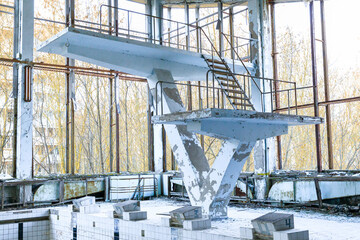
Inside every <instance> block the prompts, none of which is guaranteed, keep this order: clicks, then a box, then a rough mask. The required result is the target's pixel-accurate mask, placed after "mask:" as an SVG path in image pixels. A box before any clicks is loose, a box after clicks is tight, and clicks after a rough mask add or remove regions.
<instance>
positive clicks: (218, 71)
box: [203, 55, 255, 111]
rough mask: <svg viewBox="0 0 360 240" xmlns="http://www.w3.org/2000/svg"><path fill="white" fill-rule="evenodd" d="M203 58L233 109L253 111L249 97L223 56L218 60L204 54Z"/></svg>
mask: <svg viewBox="0 0 360 240" xmlns="http://www.w3.org/2000/svg"><path fill="white" fill-rule="evenodd" d="M203 58H204V60H205V62H206V63H207V65H208V67H209V71H210V72H211V73H212V75H213V77H214V79H216V81H217V82H218V84H219V86H220V88H221V90H222V92H223V93H224V94H225V96H226V98H227V99H228V100H229V102H230V104H231V105H232V106H233V107H234V109H242V110H254V111H255V108H254V106H253V104H252V103H251V102H250V98H249V97H248V96H247V94H246V92H245V90H244V89H243V88H242V87H241V85H240V83H239V81H238V79H237V78H236V76H235V74H234V73H233V72H232V71H231V69H230V67H229V65H228V64H227V63H226V61H225V60H224V59H223V58H219V60H218V59H215V58H214V57H212V58H207V57H205V56H204V55H203Z"/></svg>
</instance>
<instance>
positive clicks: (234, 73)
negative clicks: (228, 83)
mask: <svg viewBox="0 0 360 240" xmlns="http://www.w3.org/2000/svg"><path fill="white" fill-rule="evenodd" d="M103 7H108V8H112V9H116V10H117V11H119V10H120V11H124V12H127V15H128V18H129V14H130V13H133V14H138V15H142V16H144V17H149V18H151V19H159V20H162V21H168V22H170V23H175V24H176V25H177V28H176V29H174V30H172V31H168V32H166V33H164V34H161V36H160V39H155V38H154V37H151V39H150V38H144V39H145V40H151V41H154V42H155V43H156V42H159V43H160V44H163V43H168V45H169V46H170V47H171V46H172V45H174V44H175V46H177V48H180V46H181V47H182V48H186V49H187V50H189V49H197V50H198V48H199V47H192V46H190V43H189V35H188V34H189V33H190V32H193V31H197V32H199V33H200V34H198V35H197V36H198V38H200V45H201V35H202V34H203V35H204V36H205V39H206V41H207V42H208V44H209V46H210V48H211V49H210V51H211V53H212V54H211V56H212V59H213V60H214V54H213V53H215V56H217V57H218V58H219V59H220V60H221V61H222V62H223V63H224V66H225V67H226V68H227V70H228V72H229V75H230V76H232V78H233V79H234V80H235V83H236V84H237V85H238V87H239V88H240V89H241V90H242V87H241V84H240V83H239V81H238V79H237V78H236V76H243V77H248V78H250V79H251V81H252V83H253V84H254V85H255V86H256V88H257V89H258V91H259V92H260V93H261V98H263V97H264V95H265V94H271V98H272V93H273V91H272V83H273V82H275V81H278V82H283V83H285V82H286V83H288V84H294V86H295V88H294V89H293V90H294V91H295V96H296V95H297V94H296V84H295V83H294V82H288V81H282V80H274V79H270V78H263V77H255V78H256V79H262V80H268V81H270V93H269V92H263V91H262V90H261V88H260V86H259V85H258V83H257V82H256V81H255V78H254V76H252V75H251V73H250V71H249V69H248V68H247V67H246V65H245V63H244V62H243V60H242V58H240V56H239V54H238V52H237V51H236V49H235V47H234V46H233V44H231V41H230V40H229V38H228V36H230V35H228V34H226V33H223V32H220V33H219V34H220V35H221V36H223V37H224V38H225V39H226V41H227V42H228V43H229V45H230V50H231V51H232V52H233V53H234V54H235V55H236V56H237V58H238V60H239V61H240V62H241V64H242V66H243V67H244V68H245V70H246V73H247V75H244V74H236V72H235V62H234V61H235V58H233V71H232V70H231V69H230V67H229V66H228V64H227V63H226V62H225V61H224V59H223V57H222V56H221V53H220V52H219V51H218V50H217V49H216V47H215V45H214V44H213V41H212V40H211V39H210V37H209V36H208V35H207V34H206V32H205V30H204V29H203V27H201V26H198V23H199V22H200V21H201V20H204V19H206V18H208V17H211V16H212V15H209V16H207V17H205V18H203V19H198V20H196V21H195V22H194V23H196V25H193V23H192V24H188V23H183V22H179V21H175V20H172V19H166V18H162V17H158V16H153V15H150V14H145V13H140V12H137V11H133V10H128V9H124V8H119V7H115V6H111V5H107V4H101V5H100V14H99V24H96V25H98V26H100V32H101V31H102V27H103V26H107V27H109V28H110V29H112V28H114V27H112V26H108V25H103V24H102V21H101V20H102V8H103ZM242 11H246V9H245V10H242ZM242 11H240V12H242ZM213 15H215V14H213ZM127 22H128V25H127V29H123V28H121V30H123V31H127V34H126V33H124V34H123V33H121V35H125V36H128V37H130V36H131V37H136V38H138V39H142V37H141V36H132V35H130V34H131V33H138V34H142V35H148V33H144V32H139V31H135V30H130V24H129V20H128V21H127ZM179 25H181V26H182V27H179ZM186 27H191V28H192V30H190V31H187V33H185V32H182V33H181V34H182V35H185V36H186V42H187V43H186V44H185V45H184V44H180V43H179V36H180V33H179V30H180V29H181V28H186ZM116 28H117V29H116V31H118V29H119V28H118V26H117V24H116ZM107 31H108V30H107ZM110 31H112V30H110ZM172 32H177V35H176V36H170V35H169V34H171V33H172ZM166 35H168V36H169V39H168V42H164V41H163V40H162V38H163V36H166ZM174 37H177V38H178V42H177V43H174V44H172V43H171V39H172V38H174ZM230 37H236V38H238V39H243V40H248V41H258V40H257V39H253V38H245V37H240V36H230ZM198 41H199V39H198ZM202 50H203V49H202V48H201V46H200V52H202ZM207 51H209V50H207ZM212 62H214V61H212ZM209 72H211V71H208V72H207V76H208V74H209ZM158 83H159V84H162V83H160V82H158ZM244 87H245V88H246V85H245V82H244ZM213 89H214V86H213ZM219 89H221V90H222V91H223V93H224V94H225V95H226V96H227V97H228V99H229V96H228V95H227V93H226V91H224V88H223V87H222V85H220V88H219ZM156 90H157V85H156ZM291 90H292V89H288V91H291ZM242 91H244V96H245V97H246V98H247V99H248V100H250V96H249V97H247V96H246V89H244V90H242ZM283 91H287V90H283ZM283 91H282V92H283ZM156 98H157V96H156ZM229 100H230V99H229ZM261 102H263V99H261ZM295 102H297V100H296V99H295ZM230 103H231V104H232V105H233V103H232V102H231V101H230ZM271 104H273V103H272V99H271ZM233 107H234V108H236V107H235V106H234V105H233ZM262 108H263V109H262V110H263V111H264V110H265V108H264V105H263V104H262Z"/></svg>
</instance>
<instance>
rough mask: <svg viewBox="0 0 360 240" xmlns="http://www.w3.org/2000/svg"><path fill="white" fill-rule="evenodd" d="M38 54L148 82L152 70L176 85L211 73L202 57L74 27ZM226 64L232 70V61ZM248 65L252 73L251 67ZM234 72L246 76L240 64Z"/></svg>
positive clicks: (237, 64) (46, 44) (43, 44)
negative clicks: (166, 75)
mask: <svg viewBox="0 0 360 240" xmlns="http://www.w3.org/2000/svg"><path fill="white" fill-rule="evenodd" d="M37 50H38V51H40V52H47V53H54V54H59V55H62V56H64V57H69V58H73V59H76V60H80V61H84V62H88V63H91V64H95V65H98V66H102V67H105V68H109V69H113V70H117V71H121V72H125V73H128V74H133V75H136V76H139V77H145V78H148V77H149V76H150V75H151V74H152V73H153V69H164V70H168V71H170V72H171V73H172V75H173V77H174V80H177V81H184V80H186V81H202V80H205V79H206V73H207V71H208V70H209V68H208V66H207V64H206V62H205V61H204V59H203V58H202V54H201V53H196V52H190V51H186V50H181V49H176V48H171V47H166V46H163V45H157V44H153V43H150V42H143V41H138V40H133V39H128V38H124V37H118V36H111V35H106V34H102V33H97V32H92V31H88V30H82V29H76V28H72V27H68V28H66V29H64V30H63V31H62V32H60V33H58V34H56V35H54V36H53V37H51V38H50V39H48V40H46V41H45V42H43V43H41V44H40V45H39V47H38V49H37ZM208 57H209V56H208ZM225 60H226V61H227V62H228V65H229V67H231V68H232V67H233V65H232V60H230V59H225ZM245 64H246V67H247V68H248V69H249V70H250V71H253V65H252V64H251V63H245ZM235 68H236V72H237V73H239V74H243V73H245V72H246V70H245V69H244V67H243V66H242V65H241V63H240V62H239V61H235Z"/></svg>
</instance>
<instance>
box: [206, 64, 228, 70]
mask: <svg viewBox="0 0 360 240" xmlns="http://www.w3.org/2000/svg"><path fill="white" fill-rule="evenodd" d="M223 66H225V65H222V66H219V65H214V64H210V67H212V68H216V69H222V70H225V71H228V69H227V68H226V67H223Z"/></svg>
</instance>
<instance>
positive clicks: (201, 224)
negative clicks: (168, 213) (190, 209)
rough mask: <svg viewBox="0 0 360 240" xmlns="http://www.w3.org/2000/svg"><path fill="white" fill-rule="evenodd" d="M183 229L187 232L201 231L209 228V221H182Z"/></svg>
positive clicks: (201, 219)
mask: <svg viewBox="0 0 360 240" xmlns="http://www.w3.org/2000/svg"><path fill="white" fill-rule="evenodd" d="M183 226H184V229H187V230H203V229H209V228H211V220H210V219H208V218H200V219H193V220H185V221H184V225H183Z"/></svg>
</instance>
